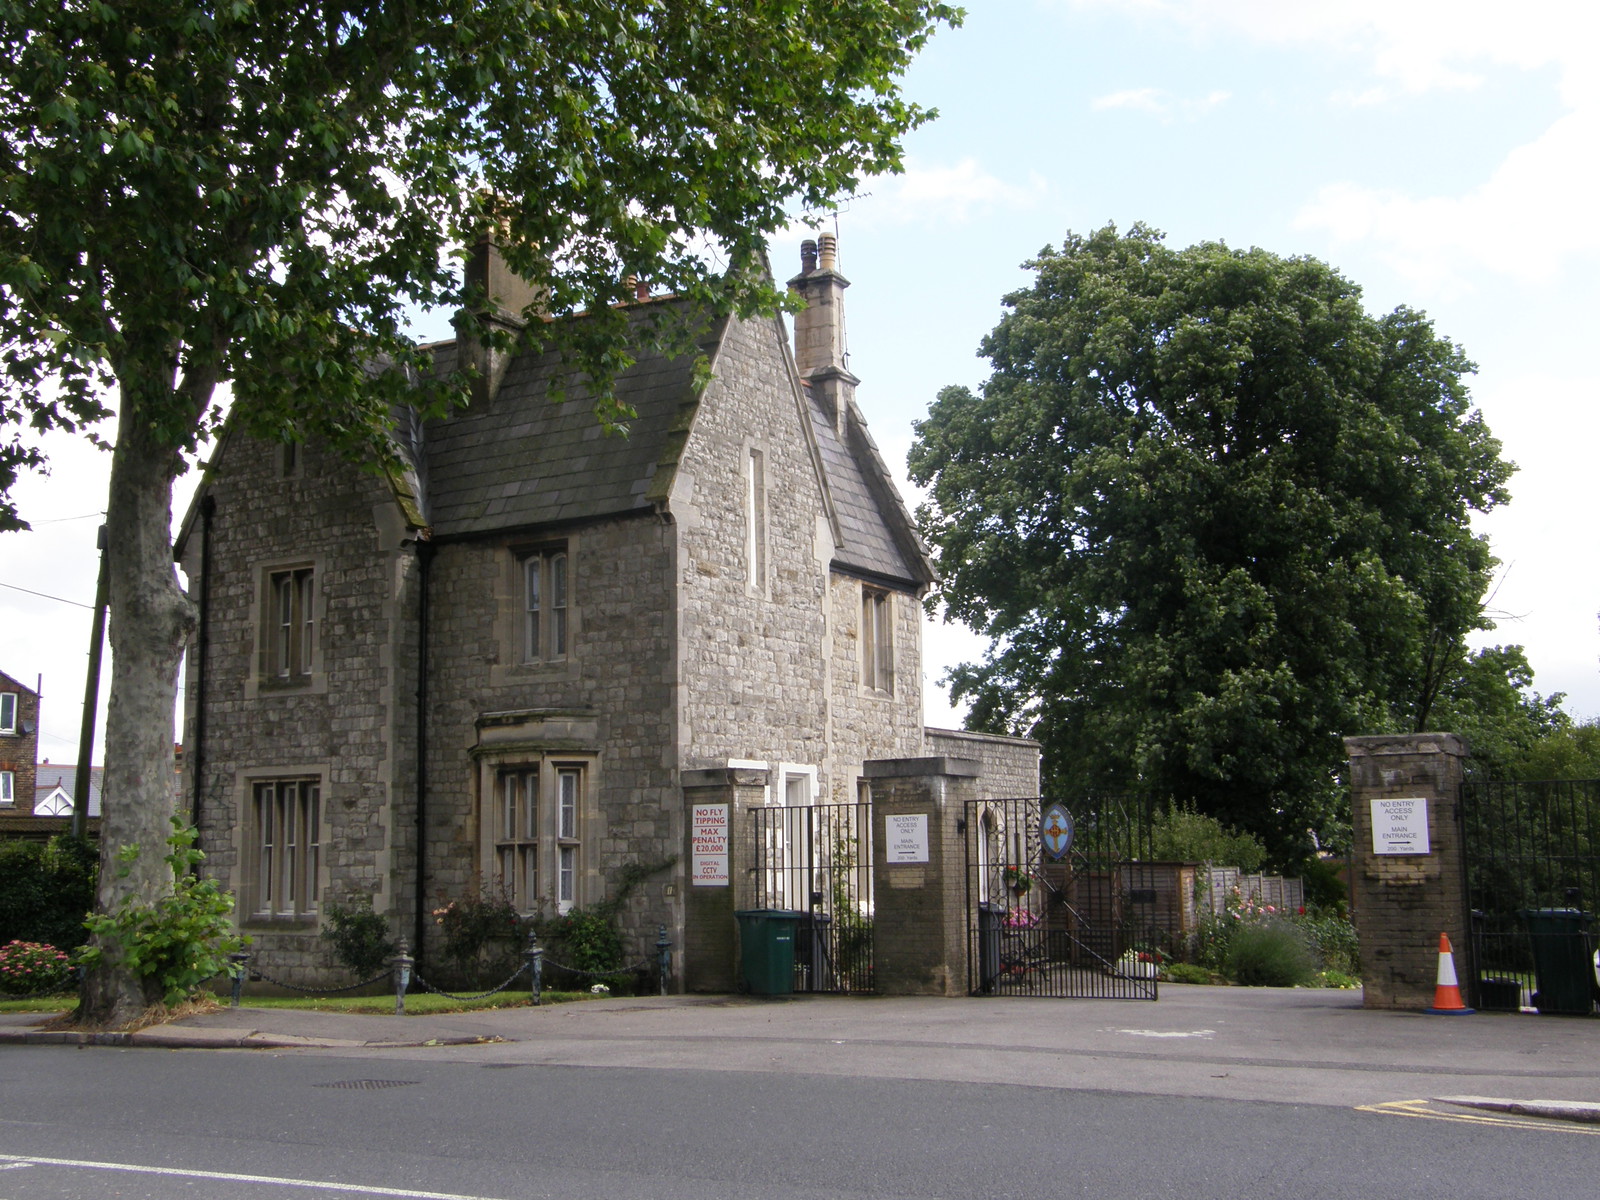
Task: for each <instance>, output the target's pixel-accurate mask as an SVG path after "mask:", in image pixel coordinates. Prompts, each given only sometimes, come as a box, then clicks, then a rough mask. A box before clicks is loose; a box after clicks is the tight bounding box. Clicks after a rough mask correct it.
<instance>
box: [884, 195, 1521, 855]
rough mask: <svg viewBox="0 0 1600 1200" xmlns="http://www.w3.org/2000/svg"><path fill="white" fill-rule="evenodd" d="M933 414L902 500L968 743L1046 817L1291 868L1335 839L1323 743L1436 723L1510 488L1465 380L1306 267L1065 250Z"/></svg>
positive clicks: (1105, 245)
mask: <svg viewBox="0 0 1600 1200" xmlns="http://www.w3.org/2000/svg"><path fill="white" fill-rule="evenodd" d="M1029 266H1030V267H1031V269H1032V270H1033V271H1034V273H1035V279H1034V283H1033V286H1032V287H1030V288H1028V289H1026V290H1024V291H1019V292H1017V293H1015V294H1013V295H1011V296H1008V297H1007V298H1006V300H1005V304H1006V307H1007V309H1008V310H1009V311H1008V312H1007V313H1006V314H1005V315H1004V317H1003V318H1002V320H1001V321H1000V324H999V325H998V326H997V327H996V328H995V330H994V332H993V333H992V334H990V335H989V336H988V338H986V339H985V341H984V342H983V347H982V351H983V353H984V354H985V355H986V356H987V357H988V358H989V360H990V361H991V363H992V364H993V367H994V373H993V375H992V376H991V377H990V378H989V380H988V382H987V383H985V384H984V385H983V387H982V388H981V389H980V390H978V391H977V392H973V391H971V390H969V389H967V388H964V387H952V388H946V389H945V390H944V391H942V392H941V393H940V394H939V397H938V399H937V401H936V402H935V403H934V405H933V407H932V409H931V411H930V413H929V415H928V418H927V419H926V420H925V421H923V422H921V423H920V424H919V425H918V427H917V437H916V441H915V444H914V446H913V449H912V451H911V477H912V478H913V479H915V480H916V481H917V482H918V483H922V484H925V485H927V486H928V487H929V488H930V499H929V501H928V503H927V504H926V506H925V507H924V508H923V509H922V511H921V519H922V523H923V529H924V533H925V535H926V536H927V538H928V539H929V541H930V542H931V543H932V545H933V546H934V547H935V552H936V555H937V560H938V566H939V570H940V572H941V575H942V577H943V583H942V585H941V588H940V592H939V595H938V599H939V601H940V603H941V604H942V606H943V609H944V611H945V613H946V614H947V617H948V618H952V619H954V620H957V621H960V622H963V623H965V624H967V625H968V626H970V627H971V628H973V629H974V630H977V631H979V632H981V633H984V634H987V635H988V636H989V637H991V638H992V639H993V644H992V646H991V649H990V651H989V653H988V655H987V657H986V658H985V660H984V661H983V662H981V663H974V664H966V665H964V666H961V667H959V668H957V669H956V670H955V671H954V672H952V678H951V682H952V684H953V691H954V693H955V695H956V696H957V697H958V698H963V697H964V698H966V699H969V700H971V701H972V710H971V715H970V718H969V721H970V723H971V724H972V725H974V726H975V727H978V728H984V729H991V730H1005V731H1012V732H1027V733H1032V734H1033V735H1034V736H1036V737H1039V738H1041V739H1042V740H1043V742H1044V747H1045V773H1046V777H1047V782H1048V786H1050V787H1051V788H1053V789H1056V790H1058V791H1060V792H1062V793H1065V794H1073V793H1075V792H1081V791H1083V790H1085V789H1090V788H1106V787H1139V788H1146V789H1153V790H1155V791H1158V792H1161V793H1166V794H1169V795H1171V796H1172V797H1174V798H1175V799H1177V800H1179V801H1180V802H1183V803H1193V804H1194V805H1196V806H1197V807H1198V808H1199V809H1200V811H1203V812H1206V813H1209V814H1211V815H1213V816H1216V817H1218V818H1220V819H1222V820H1224V821H1226V822H1228V823H1230V824H1234V825H1237V826H1239V827H1240V828H1243V829H1246V830H1249V831H1250V832H1252V833H1255V834H1257V835H1259V836H1260V837H1262V838H1263V839H1264V840H1265V841H1266V842H1267V844H1268V845H1269V847H1270V848H1271V849H1272V850H1273V851H1274V853H1275V856H1276V857H1277V858H1278V859H1279V860H1280V861H1283V860H1289V859H1292V858H1294V857H1296V856H1297V855H1299V854H1301V853H1303V852H1304V851H1305V850H1306V849H1308V848H1309V846H1310V839H1309V838H1308V837H1307V830H1308V829H1311V830H1319V831H1323V830H1326V829H1328V828H1330V826H1331V824H1332V823H1333V821H1334V813H1333V806H1334V797H1335V794H1336V793H1335V788H1334V778H1335V773H1336V771H1337V769H1338V767H1339V764H1340V761H1341V757H1342V747H1341V743H1340V736H1341V735H1343V734H1351V733H1361V732H1369V731H1382V730H1392V729H1401V728H1404V729H1414V728H1418V727H1420V726H1425V725H1427V724H1428V723H1429V721H1430V720H1431V717H1432V713H1433V706H1434V703H1435V700H1436V698H1437V696H1438V693H1439V688H1440V687H1441V685H1442V684H1443V682H1444V681H1445V680H1446V679H1447V678H1448V677H1449V676H1450V675H1451V673H1452V672H1453V671H1454V670H1455V668H1456V667H1457V665H1458V664H1459V662H1460V659H1461V656H1462V654H1463V648H1462V639H1463V637H1464V635H1465V634H1466V633H1468V632H1469V631H1470V630H1472V629H1474V628H1477V627H1480V626H1481V625H1483V623H1484V622H1483V616H1482V608H1481V604H1480V600H1481V597H1482V595H1483V591H1484V587H1485V584H1486V582H1487V580H1488V577H1489V571H1490V568H1491V566H1492V564H1493V561H1494V560H1493V559H1492V557H1491V555H1490V553H1489V548H1488V546H1487V544H1486V543H1485V541H1484V539H1482V538H1481V537H1477V536H1474V534H1473V533H1472V531H1471V529H1470V527H1469V523H1468V521H1469V514H1470V512H1472V511H1473V510H1480V511H1481V510H1486V509H1488V508H1491V507H1492V506H1494V505H1496V504H1498V503H1500V502H1502V501H1504V500H1505V499H1506V493H1505V490H1504V483H1505V481H1506V479H1507V477H1508V475H1509V474H1510V471H1511V467H1510V466H1509V465H1508V464H1507V463H1505V462H1504V461H1503V460H1502V459H1501V458H1500V454H1499V446H1498V443H1497V442H1496V441H1495V440H1494V438H1492V437H1491V436H1490V435H1489V431H1488V430H1487V429H1486V428H1485V427H1484V425H1483V422H1482V421H1481V420H1480V418H1479V415H1478V414H1477V413H1476V412H1474V411H1473V410H1472V409H1471V408H1470V405H1469V402H1468V395H1467V389H1466V387H1465V385H1464V384H1463V382H1462V377H1463V376H1464V375H1465V374H1466V373H1467V372H1469V371H1470V370H1471V369H1472V367H1471V364H1470V363H1468V362H1467V360H1466V359H1465V358H1464V357H1463V355H1462V352H1461V350H1460V349H1459V348H1458V347H1456V346H1455V345H1453V344H1451V343H1450V342H1449V341H1447V340H1445V339H1444V338H1441V337H1440V336H1438V335H1437V334H1436V333H1435V332H1434V330H1433V327H1432V326H1431V325H1430V324H1429V322H1428V321H1427V320H1426V319H1425V318H1424V317H1423V316H1422V315H1421V314H1420V313H1417V312H1414V311H1411V310H1410V309H1405V308H1401V309H1397V310H1396V311H1394V312H1392V313H1389V314H1387V315H1385V316H1372V315H1369V314H1368V313H1367V312H1366V311H1365V310H1364V309H1363V307H1362V304H1361V295H1360V290H1359V289H1358V288H1357V287H1356V286H1355V285H1354V284H1352V283H1351V282H1349V281H1348V280H1346V279H1344V278H1343V277H1341V276H1340V275H1339V274H1338V273H1337V272H1336V271H1334V270H1333V269H1332V268H1330V267H1328V266H1327V265H1325V264H1323V263H1321V262H1317V261H1316V260H1314V259H1308V258H1281V257H1279V256H1277V255H1274V254H1270V253H1267V252H1265V251H1262V250H1248V251H1241V250H1234V249H1230V248H1228V247H1227V246H1224V245H1221V244H1216V243H1208V244H1202V245H1196V246H1192V247H1190V248H1188V249H1183V250H1175V249H1172V248H1170V247H1168V246H1167V245H1166V244H1165V243H1164V241H1163V240H1162V237H1161V235H1160V234H1158V233H1156V232H1154V231H1152V230H1150V229H1148V228H1145V227H1143V226H1135V227H1134V228H1132V229H1131V230H1129V231H1128V232H1127V233H1126V234H1121V233H1119V232H1118V231H1117V230H1116V229H1115V228H1114V227H1107V228H1104V229H1101V230H1099V231H1097V232H1095V233H1092V234H1090V235H1089V236H1087V237H1080V236H1071V237H1069V238H1068V239H1067V240H1066V242H1065V243H1063V245H1062V246H1061V248H1060V249H1059V250H1056V249H1051V248H1048V247H1047V248H1046V249H1045V250H1044V251H1042V252H1041V253H1040V255H1039V257H1038V258H1037V259H1036V260H1035V261H1033V262H1032V263H1031V264H1029Z"/></svg>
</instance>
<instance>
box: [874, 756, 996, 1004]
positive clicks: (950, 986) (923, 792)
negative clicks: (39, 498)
mask: <svg viewBox="0 0 1600 1200" xmlns="http://www.w3.org/2000/svg"><path fill="white" fill-rule="evenodd" d="M979 771H980V767H979V764H977V763H975V762H970V761H965V760H960V759H948V758H918V759H901V760H897V761H886V762H870V763H868V764H866V775H867V778H868V780H869V781H870V784H871V788H872V821H873V831H872V834H873V836H872V843H873V848H872V855H873V858H872V870H873V875H874V879H873V894H874V897H875V912H874V914H873V970H874V975H875V977H876V983H877V990H878V991H880V992H883V993H886V994H889V995H933V996H960V995H964V994H965V993H966V990H967V926H966V909H965V904H966V868H965V862H966V859H965V853H966V851H965V843H964V841H963V835H962V833H961V828H962V827H963V826H962V825H961V824H960V823H962V822H964V820H965V817H966V804H967V802H968V801H969V800H975V799H977V798H978V776H979ZM913 815H920V816H924V817H926V819H927V830H928V861H927V863H925V864H921V863H895V862H891V861H890V860H889V840H890V839H889V837H888V836H887V834H886V829H887V825H886V819H887V818H889V817H891V816H913Z"/></svg>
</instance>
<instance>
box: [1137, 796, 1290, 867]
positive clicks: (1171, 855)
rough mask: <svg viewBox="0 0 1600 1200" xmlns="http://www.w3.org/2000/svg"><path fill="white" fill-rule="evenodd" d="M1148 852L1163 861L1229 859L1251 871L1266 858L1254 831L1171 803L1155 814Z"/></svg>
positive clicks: (1265, 849)
mask: <svg viewBox="0 0 1600 1200" xmlns="http://www.w3.org/2000/svg"><path fill="white" fill-rule="evenodd" d="M1150 856H1151V857H1152V858H1154V859H1156V860H1157V861H1165V862H1211V863H1230V864H1232V865H1233V866H1236V867H1238V868H1239V869H1240V870H1241V871H1253V870H1255V869H1256V868H1257V867H1259V866H1260V865H1261V864H1262V863H1264V862H1266V860H1267V848H1266V847H1265V846H1264V845H1262V844H1261V839H1259V838H1257V837H1256V836H1255V835H1254V834H1249V833H1241V832H1239V830H1237V829H1234V828H1233V827H1232V826H1229V825H1224V824H1223V823H1222V822H1221V821H1219V820H1217V819H1216V818H1215V817H1208V816H1206V815H1204V814H1203V813H1197V812H1194V811H1193V810H1192V809H1187V808H1178V807H1176V806H1174V807H1171V808H1168V809H1167V810H1166V811H1165V812H1158V813H1156V814H1155V819H1154V821H1153V822H1152V823H1151V829H1150Z"/></svg>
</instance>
